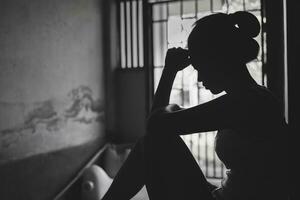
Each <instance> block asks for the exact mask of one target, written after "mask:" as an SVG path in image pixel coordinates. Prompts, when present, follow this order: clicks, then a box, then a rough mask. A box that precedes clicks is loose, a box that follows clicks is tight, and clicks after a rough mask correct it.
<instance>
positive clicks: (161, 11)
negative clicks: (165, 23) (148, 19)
mask: <svg viewBox="0 0 300 200" xmlns="http://www.w3.org/2000/svg"><path fill="white" fill-rule="evenodd" d="M152 12H153V17H152V19H153V20H154V21H157V20H166V19H167V18H168V17H167V4H156V5H153V10H152Z"/></svg>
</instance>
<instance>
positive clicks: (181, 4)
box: [180, 0, 183, 20]
mask: <svg viewBox="0 0 300 200" xmlns="http://www.w3.org/2000/svg"><path fill="white" fill-rule="evenodd" d="M180 18H181V20H182V19H183V2H182V0H180Z"/></svg>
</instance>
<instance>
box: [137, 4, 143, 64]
mask: <svg viewBox="0 0 300 200" xmlns="http://www.w3.org/2000/svg"><path fill="white" fill-rule="evenodd" d="M138 7H139V10H140V12H139V15H138V18H139V29H138V33H139V40H138V46H139V47H140V48H139V60H140V63H139V65H140V66H141V67H143V66H144V52H143V50H144V46H143V45H144V44H143V41H144V40H143V38H144V35H143V1H142V0H138Z"/></svg>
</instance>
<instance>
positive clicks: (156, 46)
mask: <svg viewBox="0 0 300 200" xmlns="http://www.w3.org/2000/svg"><path fill="white" fill-rule="evenodd" d="M166 52H167V26H166V23H165V22H156V23H153V58H154V66H163V65H164V58H165V55H166Z"/></svg>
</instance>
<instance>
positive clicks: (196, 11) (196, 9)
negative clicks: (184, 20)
mask: <svg viewBox="0 0 300 200" xmlns="http://www.w3.org/2000/svg"><path fill="white" fill-rule="evenodd" d="M197 13H198V1H197V0H195V19H196V20H197V19H198V16H197Z"/></svg>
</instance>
